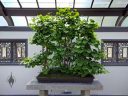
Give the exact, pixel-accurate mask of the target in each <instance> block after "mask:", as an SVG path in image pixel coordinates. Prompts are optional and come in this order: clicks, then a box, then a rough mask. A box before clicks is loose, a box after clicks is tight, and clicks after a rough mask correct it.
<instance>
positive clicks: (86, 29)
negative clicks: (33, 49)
mask: <svg viewBox="0 0 128 96" xmlns="http://www.w3.org/2000/svg"><path fill="white" fill-rule="evenodd" d="M32 22H33V23H31V24H30V27H31V28H32V29H33V30H34V31H35V32H36V33H35V35H34V36H33V38H32V41H31V43H32V44H36V45H40V46H42V48H43V50H42V51H41V53H40V54H39V55H35V56H34V57H33V58H25V59H24V60H23V63H24V64H26V66H27V67H35V66H41V67H42V74H44V75H48V74H51V72H52V73H54V72H55V73H56V72H58V73H61V74H67V75H69V74H70V75H75V76H81V77H85V76H87V75H95V74H101V73H106V72H107V71H106V70H105V68H104V66H103V65H101V64H100V63H99V62H98V61H99V60H100V59H101V58H103V57H104V54H103V52H102V50H101V48H100V41H99V40H98V39H97V38H96V35H95V32H94V31H95V30H96V29H97V28H98V25H97V23H95V22H94V20H90V21H89V22H87V21H86V20H81V19H80V16H79V13H78V12H77V11H76V10H71V9H70V8H65V9H58V11H57V12H56V15H55V16H51V15H50V14H48V15H46V16H42V15H38V16H37V17H35V18H33V19H32Z"/></svg>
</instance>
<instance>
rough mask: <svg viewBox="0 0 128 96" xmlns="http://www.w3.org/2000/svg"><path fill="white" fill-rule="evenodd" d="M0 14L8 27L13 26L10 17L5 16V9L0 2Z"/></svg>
mask: <svg viewBox="0 0 128 96" xmlns="http://www.w3.org/2000/svg"><path fill="white" fill-rule="evenodd" d="M0 14H1V16H3V17H4V19H5V20H6V21H7V23H8V25H9V26H14V23H13V20H12V18H11V16H7V12H6V9H5V7H4V5H3V4H2V2H1V1H0Z"/></svg>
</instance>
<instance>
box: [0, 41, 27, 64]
mask: <svg viewBox="0 0 128 96" xmlns="http://www.w3.org/2000/svg"><path fill="white" fill-rule="evenodd" d="M26 56H27V40H21V39H20V40H0V64H3V65H4V64H18V63H20V61H21V60H22V59H23V58H24V57H26Z"/></svg>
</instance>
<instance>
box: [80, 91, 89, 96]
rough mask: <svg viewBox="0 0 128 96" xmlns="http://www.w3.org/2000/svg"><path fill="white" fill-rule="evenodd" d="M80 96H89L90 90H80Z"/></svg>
mask: <svg viewBox="0 0 128 96" xmlns="http://www.w3.org/2000/svg"><path fill="white" fill-rule="evenodd" d="M81 96H90V90H81Z"/></svg>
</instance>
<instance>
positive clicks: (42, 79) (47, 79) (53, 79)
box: [37, 75, 94, 83]
mask: <svg viewBox="0 0 128 96" xmlns="http://www.w3.org/2000/svg"><path fill="white" fill-rule="evenodd" d="M37 80H38V82H39V83H92V82H93V80H94V76H87V77H75V76H56V75H55V76H54V75H52V76H40V75H38V76H37Z"/></svg>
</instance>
